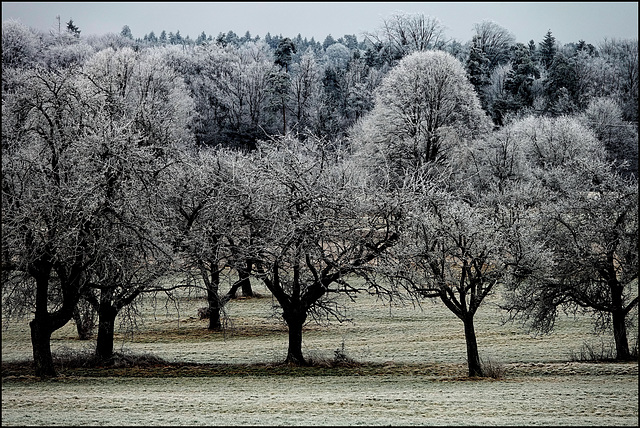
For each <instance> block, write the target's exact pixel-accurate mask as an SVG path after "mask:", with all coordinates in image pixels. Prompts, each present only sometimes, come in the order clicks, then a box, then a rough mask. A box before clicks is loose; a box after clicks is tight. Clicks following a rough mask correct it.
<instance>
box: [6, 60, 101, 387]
mask: <svg viewBox="0 0 640 428" xmlns="http://www.w3.org/2000/svg"><path fill="white" fill-rule="evenodd" d="M77 75H78V73H77V70H74V69H70V70H64V71H61V72H58V71H45V70H39V69H36V70H32V71H28V72H25V73H24V74H23V80H22V81H21V82H20V84H19V85H17V86H16V88H17V90H16V92H14V93H11V94H7V93H3V114H2V125H3V126H2V128H3V131H2V235H3V239H2V256H3V275H4V274H5V273H4V271H5V269H8V271H9V273H8V274H7V275H8V276H6V277H5V278H3V284H2V286H3V315H7V316H10V315H12V314H20V313H24V312H26V311H30V310H33V313H34V318H33V319H32V320H31V322H30V323H29V325H30V328H31V342H32V345H33V358H34V363H35V372H36V375H37V376H41V377H47V376H55V375H56V370H55V368H54V365H53V359H52V355H51V346H50V338H51V334H52V333H53V332H54V331H56V330H57V329H59V328H60V327H62V326H64V325H65V324H66V323H67V322H68V321H69V320H70V319H71V318H72V316H73V311H74V309H75V308H76V304H77V302H78V299H79V298H80V293H81V292H82V289H83V288H84V287H85V286H86V282H87V280H88V277H87V269H88V268H89V267H90V266H91V264H92V263H93V262H94V260H95V259H94V257H95V247H94V246H93V242H94V239H95V233H96V230H94V229H93V225H94V222H95V215H96V207H97V206H98V205H99V204H100V201H99V197H97V195H96V191H95V190H96V183H95V182H92V181H91V179H90V176H88V175H87V169H88V166H87V165H86V163H84V162H82V158H83V156H86V153H87V152H88V150H89V148H88V146H87V144H86V139H84V135H85V134H86V133H87V132H91V124H92V122H91V115H92V112H93V110H92V109H91V108H90V106H89V103H88V102H87V100H86V99H85V98H84V97H83V95H82V92H81V91H80V90H79V88H78V86H77V78H76V77H77ZM4 279H6V280H4Z"/></svg>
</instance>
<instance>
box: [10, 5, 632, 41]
mask: <svg viewBox="0 0 640 428" xmlns="http://www.w3.org/2000/svg"><path fill="white" fill-rule="evenodd" d="M400 11H402V12H408V13H422V14H424V15H426V16H431V17H434V18H437V19H438V20H439V21H440V22H441V23H442V24H443V25H444V27H445V28H446V31H445V34H446V36H447V37H450V38H455V39H457V40H458V41H460V42H462V43H464V42H467V41H469V40H471V37H472V35H473V25H474V24H475V23H479V22H481V21H484V20H490V21H494V22H496V23H498V24H500V25H501V26H502V27H504V28H506V29H507V30H509V31H511V32H512V33H513V34H514V35H515V37H516V41H518V42H523V43H527V42H528V41H529V40H534V41H535V42H536V43H539V42H540V41H542V39H543V38H544V36H545V34H546V33H547V31H548V30H551V32H552V34H553V36H554V37H555V38H556V40H557V41H558V42H560V43H569V42H577V41H579V40H584V41H586V42H587V43H592V44H597V43H598V42H600V41H602V40H603V39H605V38H607V39H611V38H626V39H628V38H631V39H637V38H638V3H637V2H612V3H605V2H551V3H548V2H509V3H498V2H407V3H404V2H158V3H142V2H140V3H138V2H81V3H71V2H2V20H3V21H5V20H8V19H17V20H19V21H20V22H22V23H24V24H26V25H27V26H29V27H33V28H37V29H40V30H50V29H57V25H58V24H57V20H56V16H57V15H60V20H61V22H62V26H63V27H64V24H65V23H66V22H68V21H69V19H73V22H74V24H75V25H76V26H78V28H80V30H81V35H82V36H87V35H90V34H97V35H100V34H106V33H110V32H114V33H119V32H120V31H121V30H122V27H123V26H124V25H128V26H129V28H130V29H131V31H132V33H133V36H134V38H138V37H139V38H142V37H143V36H144V35H145V34H148V33H150V32H151V31H153V32H155V33H156V36H157V35H159V34H160V32H161V31H162V30H165V31H166V32H167V33H168V32H173V33H175V32H176V31H178V30H179V31H180V34H181V35H182V36H183V37H186V36H187V35H189V36H190V37H191V38H192V39H195V38H197V36H198V35H199V34H200V33H202V31H204V32H205V33H206V34H207V35H212V36H214V37H215V36H217V35H218V34H219V33H221V32H222V33H227V32H228V31H229V30H232V31H234V32H235V33H236V34H238V35H239V36H243V35H244V34H245V33H246V32H247V31H249V32H250V33H251V36H252V37H255V36H260V37H261V38H264V36H265V35H266V34H267V33H268V32H269V33H271V35H282V36H284V37H291V38H293V37H296V36H297V35H298V34H301V35H302V37H303V38H304V37H306V38H308V39H311V38H312V37H314V38H315V39H316V41H319V42H322V41H324V39H325V38H326V36H327V35H329V34H330V35H331V36H332V37H333V38H335V39H337V38H339V37H342V36H344V35H345V34H350V35H351V34H355V35H356V36H357V37H358V40H359V41H360V40H363V37H362V36H363V33H364V32H372V31H375V30H376V29H378V28H380V25H381V23H382V20H383V19H388V18H390V17H391V16H392V15H393V14H394V13H395V12H400Z"/></svg>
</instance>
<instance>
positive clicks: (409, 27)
mask: <svg viewBox="0 0 640 428" xmlns="http://www.w3.org/2000/svg"><path fill="white" fill-rule="evenodd" d="M366 38H367V39H368V40H369V41H370V42H371V43H372V44H373V45H376V44H380V45H381V46H382V47H383V49H384V51H385V60H386V61H387V62H388V63H389V64H394V63H395V62H396V61H397V60H399V59H401V58H402V57H404V56H407V55H409V54H411V53H413V52H423V51H427V50H436V49H441V48H442V47H443V46H444V45H445V42H446V40H445V27H444V26H443V25H442V23H441V22H440V21H439V20H438V19H437V18H434V17H431V16H425V15H423V14H421V13H414V14H411V13H396V14H394V15H393V16H392V17H391V18H389V19H384V20H383V21H382V25H381V27H380V28H379V29H378V30H376V31H375V32H373V33H367V34H366Z"/></svg>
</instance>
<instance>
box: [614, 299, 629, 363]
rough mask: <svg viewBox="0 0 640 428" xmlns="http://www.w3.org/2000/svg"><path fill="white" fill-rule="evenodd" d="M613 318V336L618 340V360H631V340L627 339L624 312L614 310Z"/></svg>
mask: <svg viewBox="0 0 640 428" xmlns="http://www.w3.org/2000/svg"><path fill="white" fill-rule="evenodd" d="M612 318H613V337H614V339H615V342H616V360H620V361H629V360H631V353H630V352H629V341H628V340H627V326H626V325H625V323H624V320H625V316H624V312H623V311H614V312H613V314H612Z"/></svg>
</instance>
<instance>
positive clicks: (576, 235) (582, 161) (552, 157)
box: [505, 117, 638, 360]
mask: <svg viewBox="0 0 640 428" xmlns="http://www.w3.org/2000/svg"><path fill="white" fill-rule="evenodd" d="M511 126H512V127H513V129H514V130H516V132H515V133H514V135H515V136H517V138H519V139H520V142H521V144H522V147H523V150H524V153H525V156H526V158H527V161H528V163H529V165H530V168H531V175H530V177H531V179H532V180H535V181H537V182H538V183H540V185H541V186H542V187H543V189H544V192H545V194H546V198H545V200H544V201H543V203H540V204H538V206H537V208H536V209H537V210H538V212H537V214H538V216H539V218H540V219H541V220H540V223H539V225H538V227H537V228H535V234H536V237H535V238H536V241H537V243H538V244H539V245H542V248H543V250H544V251H545V252H546V254H547V256H546V258H547V260H548V263H547V264H546V265H541V266H538V267H537V268H536V269H530V272H529V273H528V275H527V276H528V278H524V280H523V281H522V282H521V283H519V284H514V287H513V288H511V289H509V291H508V293H507V302H506V304H505V308H506V309H507V310H509V312H510V313H511V316H512V319H521V320H523V321H524V322H525V323H528V324H529V326H530V327H531V328H533V329H535V330H538V331H542V332H548V331H550V330H552V329H553V326H554V321H555V319H556V316H557V313H558V310H559V309H562V310H565V311H572V312H578V311H581V312H585V313H591V314H593V315H594V325H595V327H597V328H600V329H602V330H606V328H608V327H611V328H612V333H613V338H614V341H615V346H616V355H617V358H618V359H621V360H625V359H629V358H630V351H629V345H628V339H627V328H628V327H629V326H630V325H632V324H633V323H634V322H637V321H634V320H637V314H636V315H634V311H635V310H637V306H638V293H637V279H638V247H637V237H638V217H637V216H638V184H637V179H636V178H635V177H633V176H631V177H627V178H624V177H621V176H620V175H619V174H618V173H616V172H615V171H614V170H613V169H612V165H611V164H610V163H609V162H607V160H606V152H605V148H604V145H603V144H602V143H601V142H600V141H598V140H597V139H596V138H595V135H594V134H593V132H592V131H590V130H589V129H588V128H586V127H585V126H583V125H581V124H580V122H579V121H578V120H577V119H573V118H566V117H562V118H556V119H549V118H532V117H530V118H526V119H522V120H520V121H517V122H514V123H513V124H512V125H511Z"/></svg>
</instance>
